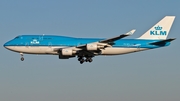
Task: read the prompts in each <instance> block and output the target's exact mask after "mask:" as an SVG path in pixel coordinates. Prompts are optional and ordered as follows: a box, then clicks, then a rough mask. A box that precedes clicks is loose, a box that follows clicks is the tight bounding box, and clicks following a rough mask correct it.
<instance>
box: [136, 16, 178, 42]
mask: <svg viewBox="0 0 180 101" xmlns="http://www.w3.org/2000/svg"><path fill="white" fill-rule="evenodd" d="M174 19H175V16H165V17H164V18H163V19H162V20H161V21H159V22H158V23H157V24H155V25H154V26H153V27H152V28H151V29H149V30H148V31H147V32H146V33H144V34H143V35H142V36H141V37H139V38H138V39H150V40H151V39H166V38H167V36H168V34H169V31H170V29H171V26H172V24H173V22H174Z"/></svg>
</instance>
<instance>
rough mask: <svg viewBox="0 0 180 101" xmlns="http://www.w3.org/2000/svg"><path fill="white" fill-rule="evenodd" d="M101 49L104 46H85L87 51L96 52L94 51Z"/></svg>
mask: <svg viewBox="0 0 180 101" xmlns="http://www.w3.org/2000/svg"><path fill="white" fill-rule="evenodd" d="M103 48H104V46H99V45H97V44H87V45H86V49H87V50H89V51H96V50H99V49H103Z"/></svg>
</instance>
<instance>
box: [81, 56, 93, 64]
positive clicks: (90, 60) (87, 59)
mask: <svg viewBox="0 0 180 101" xmlns="http://www.w3.org/2000/svg"><path fill="white" fill-rule="evenodd" d="M78 61H79V62H80V64H83V63H84V62H92V61H93V59H92V57H85V59H84V57H78Z"/></svg>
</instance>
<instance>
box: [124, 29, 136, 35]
mask: <svg viewBox="0 0 180 101" xmlns="http://www.w3.org/2000/svg"><path fill="white" fill-rule="evenodd" d="M135 31H136V29H133V30H131V31H129V32H128V33H126V35H132V34H134V32H135Z"/></svg>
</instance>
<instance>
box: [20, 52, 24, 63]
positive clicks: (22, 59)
mask: <svg viewBox="0 0 180 101" xmlns="http://www.w3.org/2000/svg"><path fill="white" fill-rule="evenodd" d="M20 55H21V61H24V57H23V53H20Z"/></svg>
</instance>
